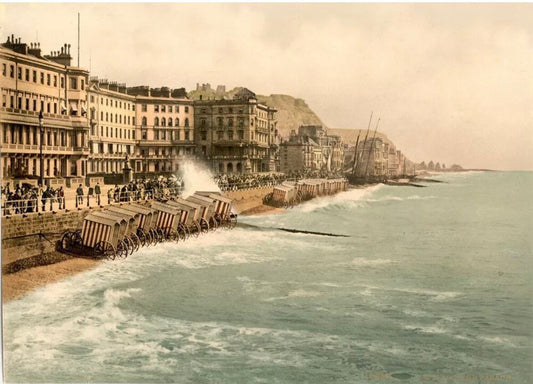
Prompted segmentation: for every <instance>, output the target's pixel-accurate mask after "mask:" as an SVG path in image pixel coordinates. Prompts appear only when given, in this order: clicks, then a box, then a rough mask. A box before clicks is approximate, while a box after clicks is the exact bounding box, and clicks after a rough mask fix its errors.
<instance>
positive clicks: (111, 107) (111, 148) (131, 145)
mask: <svg viewBox="0 0 533 384" xmlns="http://www.w3.org/2000/svg"><path fill="white" fill-rule="evenodd" d="M88 96H89V122H90V131H89V148H90V154H89V161H88V163H89V164H88V171H87V173H88V175H89V176H103V175H104V174H113V173H115V174H122V173H123V168H124V166H125V161H126V159H128V161H129V159H131V158H132V157H133V156H134V154H135V145H136V132H135V96H132V95H128V93H127V89H126V85H125V84H117V83H116V82H109V81H107V80H104V79H98V78H97V77H91V79H90V83H89V90H88Z"/></svg>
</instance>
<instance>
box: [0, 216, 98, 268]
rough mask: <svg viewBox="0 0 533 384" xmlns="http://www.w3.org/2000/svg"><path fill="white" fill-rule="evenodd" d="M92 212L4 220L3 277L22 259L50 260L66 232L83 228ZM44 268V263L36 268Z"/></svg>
mask: <svg viewBox="0 0 533 384" xmlns="http://www.w3.org/2000/svg"><path fill="white" fill-rule="evenodd" d="M89 212H91V210H90V209H84V210H80V211H72V212H58V213H55V214H54V213H52V212H45V213H42V214H41V215H37V214H29V215H27V216H26V217H23V216H22V215H17V216H11V217H2V270H3V273H6V272H10V271H12V269H13V268H14V267H13V265H12V264H13V263H17V262H18V261H20V260H22V259H31V260H33V259H35V258H41V259H43V260H44V259H46V258H48V259H50V257H51V256H50V255H51V254H52V253H55V243H56V241H57V240H59V239H60V238H61V235H62V234H63V233H64V232H65V231H67V230H73V229H77V228H81V223H82V222H83V218H84V217H85V216H86V215H87V214H89ZM45 255H48V256H46V257H45ZM49 261H51V260H49ZM32 263H33V264H35V262H32ZM19 264H20V263H19ZM42 264H47V263H46V262H41V263H37V264H36V265H42ZM17 268H18V267H17ZM19 269H21V268H19Z"/></svg>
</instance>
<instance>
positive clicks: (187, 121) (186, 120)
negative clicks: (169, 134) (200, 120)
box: [185, 117, 189, 127]
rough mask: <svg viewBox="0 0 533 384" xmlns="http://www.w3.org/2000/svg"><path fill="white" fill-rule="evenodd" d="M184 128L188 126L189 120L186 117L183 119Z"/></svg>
mask: <svg viewBox="0 0 533 384" xmlns="http://www.w3.org/2000/svg"><path fill="white" fill-rule="evenodd" d="M185 126H186V127H188V126H189V118H188V117H186V118H185Z"/></svg>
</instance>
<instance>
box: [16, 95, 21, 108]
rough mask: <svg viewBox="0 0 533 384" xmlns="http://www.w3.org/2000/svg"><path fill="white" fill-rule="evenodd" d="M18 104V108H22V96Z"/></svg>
mask: <svg viewBox="0 0 533 384" xmlns="http://www.w3.org/2000/svg"><path fill="white" fill-rule="evenodd" d="M17 105H18V106H17V108H18V109H22V97H19V98H18V104H17Z"/></svg>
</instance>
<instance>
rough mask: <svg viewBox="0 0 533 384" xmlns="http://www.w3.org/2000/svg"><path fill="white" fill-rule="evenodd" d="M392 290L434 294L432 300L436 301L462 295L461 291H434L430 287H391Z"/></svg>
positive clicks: (425, 294) (423, 294) (427, 294)
mask: <svg viewBox="0 0 533 384" xmlns="http://www.w3.org/2000/svg"><path fill="white" fill-rule="evenodd" d="M390 290H391V291H396V292H404V293H412V294H415V295H422V296H432V298H431V299H430V300H434V301H444V300H449V299H453V298H455V297H458V296H459V295H461V293H460V292H451V291H433V290H429V289H411V288H391V289H390Z"/></svg>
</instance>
